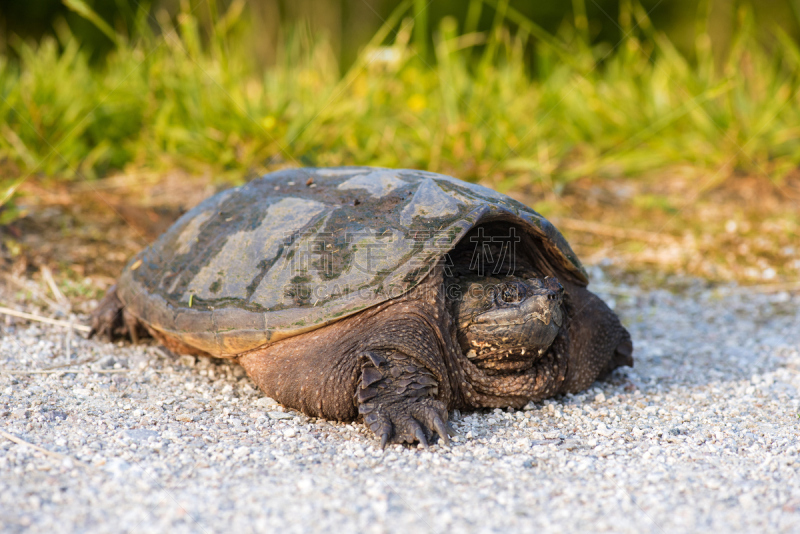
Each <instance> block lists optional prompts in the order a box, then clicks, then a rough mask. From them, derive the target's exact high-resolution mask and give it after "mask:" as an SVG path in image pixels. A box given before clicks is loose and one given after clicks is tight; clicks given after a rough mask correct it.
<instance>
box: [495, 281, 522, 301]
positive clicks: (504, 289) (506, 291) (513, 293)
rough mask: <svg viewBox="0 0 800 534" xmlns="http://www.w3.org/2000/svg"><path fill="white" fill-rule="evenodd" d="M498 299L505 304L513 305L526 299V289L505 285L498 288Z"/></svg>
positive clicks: (515, 285)
mask: <svg viewBox="0 0 800 534" xmlns="http://www.w3.org/2000/svg"><path fill="white" fill-rule="evenodd" d="M497 298H498V300H499V301H501V302H502V303H505V304H513V303H515V302H519V301H521V300H522V299H524V298H525V289H524V288H523V287H522V286H520V285H519V284H514V283H509V284H503V285H502V286H501V287H499V288H498V291H497Z"/></svg>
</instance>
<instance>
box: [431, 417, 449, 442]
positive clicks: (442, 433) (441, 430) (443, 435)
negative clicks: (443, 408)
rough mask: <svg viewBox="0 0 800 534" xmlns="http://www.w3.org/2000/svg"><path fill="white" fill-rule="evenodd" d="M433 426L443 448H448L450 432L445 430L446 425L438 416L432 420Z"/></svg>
mask: <svg viewBox="0 0 800 534" xmlns="http://www.w3.org/2000/svg"><path fill="white" fill-rule="evenodd" d="M433 426H434V427H435V428H436V433H437V434H439V438H440V439H441V440H442V441H443V442H444V444H445V446H447V447H449V446H450V436H449V433H450V431H449V430H448V428H447V425H445V424H444V422H443V421H442V418H441V417H439V416H438V415H437V416H436V417H435V418H434V419H433Z"/></svg>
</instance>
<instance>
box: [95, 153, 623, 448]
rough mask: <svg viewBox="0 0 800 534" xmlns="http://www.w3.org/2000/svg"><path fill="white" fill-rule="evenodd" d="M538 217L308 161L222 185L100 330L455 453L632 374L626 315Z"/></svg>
mask: <svg viewBox="0 0 800 534" xmlns="http://www.w3.org/2000/svg"><path fill="white" fill-rule="evenodd" d="M588 283H589V279H588V276H587V272H586V270H585V269H584V267H583V266H582V264H581V262H580V260H579V259H578V257H577V256H576V255H575V253H574V252H573V250H572V249H571V248H570V246H569V244H568V243H567V241H566V240H565V239H564V237H563V236H562V235H561V233H559V231H558V230H557V229H556V228H555V227H554V226H553V224H552V223H550V222H549V221H548V220H547V219H545V218H544V217H543V216H541V215H540V214H538V213H537V212H536V211H534V210H533V209H531V208H529V207H528V206H526V205H524V204H523V203H521V202H518V201H516V200H514V199H512V198H510V197H508V196H506V195H504V194H501V193H498V192H496V191H494V190H492V189H490V188H487V187H483V186H480V185H477V184H474V183H470V182H466V181H462V180H459V179H457V178H453V177H451V176H446V175H443V174H437V173H432V172H427V171H420V170H411V169H387V168H376V167H333V168H295V169H286V170H281V171H277V172H272V173H269V174H266V175H264V176H262V177H260V178H257V179H254V180H252V181H250V182H248V183H246V184H244V185H242V186H240V187H235V188H231V189H227V190H224V191H222V192H220V193H218V194H216V195H214V196H212V197H210V198H208V199H206V200H205V201H203V202H201V203H200V204H199V205H197V206H196V207H195V208H193V209H191V210H190V211H188V212H187V213H185V214H184V215H183V216H182V217H180V218H179V219H178V220H177V221H176V222H175V223H174V224H173V226H172V227H170V228H169V229H168V230H167V231H166V232H165V233H164V234H163V235H161V236H160V237H159V238H158V239H157V240H156V241H155V242H154V243H153V244H151V245H150V246H148V247H146V248H145V249H144V250H142V251H141V252H139V253H138V254H137V255H136V256H134V257H133V258H132V259H131V260H130V261H129V263H128V264H127V265H126V267H125V268H124V270H123V272H122V274H121V275H120V277H119V279H118V280H117V283H116V284H115V285H114V286H112V287H111V288H110V289H109V291H108V292H107V294H106V296H105V297H104V299H103V300H102V301H101V302H100V304H99V305H98V307H97V308H96V309H95V311H94V312H93V315H92V328H91V332H90V335H92V336H93V335H97V336H102V337H104V338H109V339H118V338H121V337H130V338H131V339H132V340H133V341H134V342H137V341H138V340H139V339H140V338H142V337H153V338H155V339H156V340H157V342H160V343H161V344H162V345H164V346H165V347H166V348H167V349H169V350H170V351H172V352H173V353H177V354H190V355H205V356H212V357H219V358H229V359H233V360H235V361H237V362H238V363H239V364H241V365H242V366H243V367H244V370H245V371H246V373H247V374H248V376H249V377H250V378H251V379H252V381H253V382H255V384H256V385H257V386H258V387H259V388H260V389H261V391H263V393H264V394H266V395H267V396H269V397H272V398H273V399H275V400H277V401H278V402H280V403H281V404H283V405H284V406H286V407H288V408H292V409H296V410H299V411H302V412H304V413H305V414H307V415H308V416H311V417H316V418H324V419H329V420H338V421H353V420H357V421H362V422H363V423H364V424H365V425H366V426H367V427H368V428H369V429H370V430H371V431H372V432H373V433H374V434H375V436H376V440H377V439H379V440H380V443H381V446H382V447H386V446H387V444H390V443H408V444H414V443H419V444H421V445H423V446H428V444H429V443H432V442H434V441H437V440H441V442H442V443H444V444H449V438H450V437H451V434H452V432H453V429H452V427H451V426H450V423H449V417H450V415H451V414H452V413H453V411H454V410H460V411H465V410H477V409H481V408H516V409H519V408H522V407H524V406H525V405H526V404H528V403H529V402H530V401H539V400H542V399H545V398H548V397H552V396H555V395H559V394H566V393H575V392H579V391H581V390H584V389H586V388H587V387H588V386H590V385H591V384H592V383H593V382H594V381H595V380H597V379H600V378H602V377H604V376H605V375H607V374H608V373H610V372H611V371H612V370H614V369H615V368H617V367H619V366H632V365H633V344H632V341H631V337H630V335H629V333H628V331H627V330H626V329H625V327H624V326H623V325H622V324H621V322H620V320H619V318H618V317H617V315H616V314H615V313H614V312H613V311H612V310H611V309H610V308H609V307H608V306H607V305H606V304H605V303H604V302H603V301H602V300H601V299H600V298H599V297H598V296H596V295H595V294H593V293H592V292H590V291H589V290H588V289H587V286H588Z"/></svg>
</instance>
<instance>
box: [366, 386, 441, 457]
mask: <svg viewBox="0 0 800 534" xmlns="http://www.w3.org/2000/svg"><path fill="white" fill-rule="evenodd" d="M359 411H360V412H361V413H362V414H364V423H366V424H367V426H368V427H369V428H370V430H372V432H374V433H375V436H376V437H380V440H381V449H383V450H385V449H386V446H387V445H389V444H390V443H414V442H418V443H419V444H420V445H422V446H423V447H425V448H427V447H429V446H430V439H431V437H432V436H435V435H438V436H439V440H440V441H441V443H442V444H443V445H445V446H449V445H450V438H449V435H450V434H451V433H452V431H453V430H452V428H450V425H449V424H448V423H447V422H446V421H447V409H446V408H445V405H444V403H442V402H441V401H437V400H434V399H413V400H407V399H403V400H401V401H399V402H392V403H387V404H377V403H373V402H369V403H362V404H361V406H360V407H359Z"/></svg>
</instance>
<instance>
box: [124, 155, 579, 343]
mask: <svg viewBox="0 0 800 534" xmlns="http://www.w3.org/2000/svg"><path fill="white" fill-rule="evenodd" d="M497 219H507V220H511V221H517V222H518V223H519V225H520V226H522V227H523V228H525V229H526V231H528V232H530V233H531V234H534V235H535V236H537V237H538V238H539V239H540V240H541V241H542V242H543V243H545V244H546V245H547V248H548V249H549V250H550V252H551V254H550V255H551V257H552V256H555V257H556V261H558V262H559V263H560V265H559V267H560V269H561V270H564V271H566V272H568V273H571V275H572V278H574V280H575V281H576V282H577V283H583V284H585V283H586V282H587V277H586V273H585V271H584V270H583V267H582V266H581V264H580V262H579V260H578V259H577V257H576V256H575V254H574V253H573V252H572V250H571V249H570V247H569V245H568V244H567V242H566V241H565V240H564V238H563V237H562V235H561V234H560V233H559V232H558V230H556V229H555V227H553V225H552V224H551V223H550V222H548V221H547V220H546V219H545V218H544V217H542V216H541V215H539V214H538V213H536V212H535V211H533V210H532V209H530V208H528V207H527V206H525V205H524V204H522V203H520V202H517V201H515V200H513V199H511V198H509V197H507V196H505V195H502V194H500V193H497V192H495V191H492V190H491V189H488V188H485V187H482V186H479V185H475V184H471V183H468V182H464V181H461V180H458V179H456V178H452V177H450V176H445V175H441V174H435V173H430V172H424V171H416V170H405V169H398V170H395V169H381V168H373V167H342V168H320V169H311V168H306V169H291V170H284V171H279V172H274V173H271V174H267V175H265V176H263V177H261V178H258V179H255V180H253V181H251V182H249V183H247V184H245V185H243V186H241V187H237V188H233V189H229V190H226V191H223V192H221V193H219V194H217V195H215V196H213V197H211V198H208V199H206V200H205V201H204V202H202V203H201V204H199V205H198V206H197V207H195V208H194V209H192V210H191V211H189V212H187V213H186V214H185V215H184V216H183V217H181V218H180V219H179V220H178V221H176V222H175V224H174V225H173V226H172V227H171V228H170V229H169V230H167V231H166V232H165V233H164V234H163V235H162V236H161V237H160V238H159V239H158V240H157V241H156V242H154V243H153V244H152V245H150V246H149V247H147V248H146V249H144V250H143V251H142V252H140V253H139V254H138V255H137V256H135V257H134V258H133V259H132V260H131V261H130V263H128V265H127V266H126V268H125V270H124V271H123V274H122V276H121V277H120V280H119V283H118V285H117V294H118V296H119V298H120V300H121V301H122V303H123V304H124V305H125V306H126V307H127V309H128V311H130V312H131V313H133V315H135V316H136V317H138V318H139V319H140V320H142V321H143V322H145V323H147V324H148V325H149V326H150V327H151V328H154V329H156V330H159V331H161V332H163V333H164V334H167V335H171V336H176V337H178V338H179V339H180V340H181V341H183V342H184V343H186V344H188V345H190V346H193V347H195V348H197V349H200V350H202V351H205V352H207V353H209V354H211V355H214V356H221V357H230V356H234V355H237V354H240V353H242V352H245V351H248V350H251V349H255V348H258V347H260V346H263V345H266V344H268V343H272V342H274V341H278V340H280V339H285V338H287V337H291V336H294V335H298V334H301V333H304V332H308V331H311V330H314V329H316V328H319V327H321V326H324V325H327V324H330V323H332V322H334V321H336V320H338V319H341V318H343V317H347V316H349V315H352V314H354V313H357V312H359V311H361V310H364V309H366V308H369V307H371V306H375V305H377V304H380V303H381V302H384V301H386V300H389V299H391V298H395V297H398V296H400V295H402V294H404V293H406V292H407V291H409V290H410V289H412V288H413V287H414V286H416V285H417V284H418V283H419V282H420V281H421V280H422V279H423V278H424V277H425V276H426V275H427V274H428V272H429V271H430V270H431V269H432V268H433V266H434V265H435V264H436V263H437V262H438V261H439V260H440V259H441V258H442V257H443V256H444V255H445V254H446V253H447V252H448V251H449V250H451V249H452V248H453V246H454V245H455V244H456V243H457V242H458V241H459V240H460V239H461V238H462V237H463V236H464V235H465V234H466V233H467V232H468V231H469V230H470V229H472V228H473V227H475V226H476V225H477V224H479V223H481V222H483V221H487V220H497Z"/></svg>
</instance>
